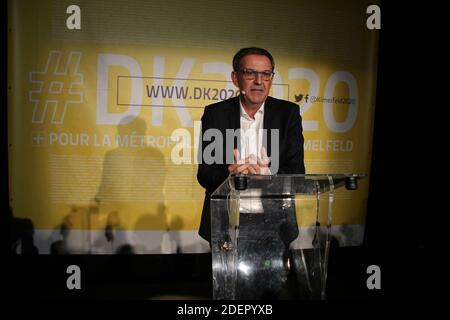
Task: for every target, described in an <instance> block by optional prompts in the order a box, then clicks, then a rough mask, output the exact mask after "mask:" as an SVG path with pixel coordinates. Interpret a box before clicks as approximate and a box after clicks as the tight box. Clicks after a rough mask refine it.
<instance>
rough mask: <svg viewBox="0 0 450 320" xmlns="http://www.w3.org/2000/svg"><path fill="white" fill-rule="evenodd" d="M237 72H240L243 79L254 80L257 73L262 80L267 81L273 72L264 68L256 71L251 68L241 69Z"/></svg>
mask: <svg viewBox="0 0 450 320" xmlns="http://www.w3.org/2000/svg"><path fill="white" fill-rule="evenodd" d="M238 72H240V73H242V75H243V76H244V79H245V80H255V78H256V77H257V76H258V74H260V75H261V79H263V80H264V81H269V80H271V79H272V77H273V75H274V73H275V72H273V71H269V70H265V71H257V70H253V69H241V70H239V71H238Z"/></svg>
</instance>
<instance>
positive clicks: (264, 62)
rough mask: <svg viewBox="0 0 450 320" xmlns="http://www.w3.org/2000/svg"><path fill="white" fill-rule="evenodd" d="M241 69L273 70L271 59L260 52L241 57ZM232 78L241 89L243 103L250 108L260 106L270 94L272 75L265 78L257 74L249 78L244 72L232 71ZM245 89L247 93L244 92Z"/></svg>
mask: <svg viewBox="0 0 450 320" xmlns="http://www.w3.org/2000/svg"><path fill="white" fill-rule="evenodd" d="M239 70H256V71H266V72H272V65H271V64H270V59H269V58H267V57H266V56H263V55H259V54H249V55H246V56H244V57H243V58H242V59H241V65H240V69H239ZM231 79H232V80H233V83H234V85H235V86H236V87H238V88H239V89H240V90H241V96H242V104H243V105H244V106H245V107H248V108H259V107H260V106H261V105H262V103H263V102H264V101H265V100H266V98H267V96H268V95H269V91H270V87H271V86H272V77H271V78H270V79H268V80H264V79H263V75H262V74H260V73H259V74H256V76H255V77H254V79H252V80H249V79H248V75H247V76H246V75H245V74H244V73H243V72H235V71H233V72H232V73H231ZM242 91H245V94H244V95H243V94H242Z"/></svg>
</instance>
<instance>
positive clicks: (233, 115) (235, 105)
mask: <svg viewBox="0 0 450 320" xmlns="http://www.w3.org/2000/svg"><path fill="white" fill-rule="evenodd" d="M230 102H231V103H230V110H229V113H228V126H227V128H229V129H233V130H237V129H240V128H241V112H240V104H239V97H236V98H235V99H232V100H231V101H230ZM234 148H237V149H238V150H239V152H241V141H240V140H239V139H237V138H235V139H234Z"/></svg>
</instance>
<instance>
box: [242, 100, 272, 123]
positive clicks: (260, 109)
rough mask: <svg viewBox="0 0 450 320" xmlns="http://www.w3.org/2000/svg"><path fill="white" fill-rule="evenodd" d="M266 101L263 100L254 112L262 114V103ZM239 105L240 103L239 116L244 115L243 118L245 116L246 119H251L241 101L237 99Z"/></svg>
mask: <svg viewBox="0 0 450 320" xmlns="http://www.w3.org/2000/svg"><path fill="white" fill-rule="evenodd" d="M265 103H266V102H265V101H264V102H263V104H262V105H261V107H259V109H258V111H256V114H258V113H259V114H261V115H263V114H264V104H265ZM239 105H240V114H241V117H244V118H246V119H248V120H251V119H252V118H250V116H249V115H248V114H247V112H245V109H244V107H243V106H242V102H241V100H240V99H239ZM256 114H255V116H256Z"/></svg>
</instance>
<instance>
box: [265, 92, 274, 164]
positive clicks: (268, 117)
mask: <svg viewBox="0 0 450 320" xmlns="http://www.w3.org/2000/svg"><path fill="white" fill-rule="evenodd" d="M272 102H273V101H272V99H271V98H270V97H267V99H266V102H265V104H264V123H263V127H264V130H265V131H264V136H263V146H264V148H266V151H267V155H268V156H269V157H270V150H271V149H270V147H271V139H270V130H271V129H272V128H274V117H273V104H272Z"/></svg>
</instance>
